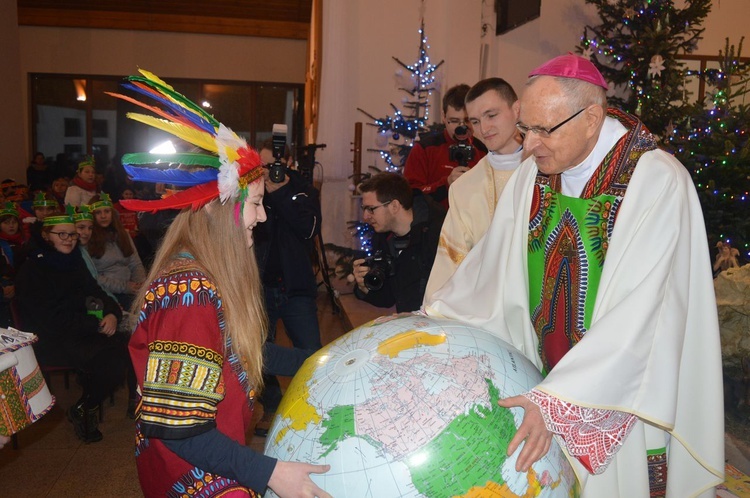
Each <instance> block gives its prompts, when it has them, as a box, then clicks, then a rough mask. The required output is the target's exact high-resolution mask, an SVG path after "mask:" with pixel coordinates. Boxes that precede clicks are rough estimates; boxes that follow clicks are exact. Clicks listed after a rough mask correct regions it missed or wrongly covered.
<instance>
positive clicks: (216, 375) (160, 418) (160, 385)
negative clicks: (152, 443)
mask: <svg viewBox="0 0 750 498" xmlns="http://www.w3.org/2000/svg"><path fill="white" fill-rule="evenodd" d="M201 281H202V282H205V279H197V280H195V281H193V282H187V283H186V284H185V285H184V286H183V285H180V283H176V284H175V287H174V290H175V292H173V293H171V300H170V297H166V296H169V295H170V292H169V289H170V285H169V283H167V285H166V286H165V287H164V289H165V290H166V293H164V294H163V295H162V296H161V300H160V304H159V305H158V306H157V308H158V309H155V310H153V311H151V312H150V313H149V314H148V315H147V318H145V320H143V322H141V324H140V327H144V328H145V329H147V331H148V332H147V335H148V341H147V344H146V346H147V349H148V356H147V360H146V365H145V371H144V374H143V379H142V386H143V387H142V404H141V409H140V428H141V432H142V433H143V434H144V435H145V436H147V437H155V438H160V439H182V438H187V437H191V436H195V435H198V434H202V433H204V432H207V431H209V430H211V429H213V428H215V427H216V422H215V416H216V407H217V405H218V403H219V402H220V401H221V400H222V399H223V398H224V378H223V376H222V367H223V363H224V356H223V351H224V346H223V342H222V333H221V328H220V320H221V312H220V307H217V305H216V300H215V299H210V298H209V299H206V298H200V296H199V297H198V298H197V299H194V300H193V299H186V298H185V296H188V295H190V291H191V290H193V289H194V288H195V286H198V285H200V282H201ZM180 288H183V289H186V291H185V293H184V294H183V295H180V292H179V290H180ZM158 293H159V289H158V288H157V289H156V293H155V294H156V300H157V301H159V296H158ZM165 297H166V302H165ZM136 333H138V331H136ZM136 369H137V370H140V369H138V367H136Z"/></svg>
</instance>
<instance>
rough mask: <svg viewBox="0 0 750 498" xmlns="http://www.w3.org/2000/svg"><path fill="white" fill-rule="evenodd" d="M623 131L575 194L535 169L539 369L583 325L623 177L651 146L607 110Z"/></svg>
mask: <svg viewBox="0 0 750 498" xmlns="http://www.w3.org/2000/svg"><path fill="white" fill-rule="evenodd" d="M609 114H610V116H611V117H613V118H616V119H618V120H619V121H620V122H621V123H622V124H623V125H624V126H625V127H626V128H628V132H627V133H626V134H625V135H624V136H623V137H622V138H620V140H618V142H617V144H616V146H615V147H614V148H613V149H612V150H611V151H610V152H609V153H608V154H607V156H606V157H605V158H604V160H603V161H602V163H601V164H600V165H599V166H598V167H597V169H596V171H595V172H594V174H593V175H592V177H591V178H590V179H589V181H588V182H587V183H586V186H585V187H584V189H583V193H582V194H581V196H580V197H569V196H565V195H563V194H562V193H560V189H561V176H560V175H552V176H545V175H543V174H541V173H539V174H538V175H537V177H536V183H535V185H534V191H533V197H532V204H531V211H530V213H529V235H528V271H529V305H530V309H531V310H532V315H531V319H532V322H533V323H534V328H535V330H536V332H537V335H538V337H539V350H540V354H541V357H542V360H543V362H544V366H545V371H547V372H548V371H549V370H550V369H551V368H552V367H553V366H554V365H555V364H556V363H557V361H559V359H560V358H562V356H564V355H565V353H566V352H567V351H568V350H569V349H570V347H572V346H574V345H575V344H576V343H577V342H578V341H579V340H580V339H581V338H582V337H583V335H584V334H585V333H586V330H587V328H588V327H589V326H590V320H591V316H592V314H593V306H594V302H595V299H596V294H597V291H598V286H599V281H600V278H601V271H602V268H603V266H604V261H605V258H606V255H607V250H608V248H609V245H610V241H611V239H612V233H613V231H614V224H615V220H616V217H617V213H618V211H619V208H620V206H621V205H622V200H623V196H624V195H625V192H626V189H627V186H628V182H629V181H630V179H631V177H632V175H633V172H634V170H635V167H636V164H637V162H638V160H639V159H640V157H641V156H642V155H643V154H644V153H646V152H648V151H649V150H653V149H655V148H656V142H655V139H654V137H653V136H652V135H651V134H650V133H649V132H648V130H647V129H646V128H644V127H643V124H642V123H640V121H638V120H637V119H636V118H634V117H632V116H630V115H628V114H625V113H622V112H620V111H616V110H614V111H611V112H610V113H609Z"/></svg>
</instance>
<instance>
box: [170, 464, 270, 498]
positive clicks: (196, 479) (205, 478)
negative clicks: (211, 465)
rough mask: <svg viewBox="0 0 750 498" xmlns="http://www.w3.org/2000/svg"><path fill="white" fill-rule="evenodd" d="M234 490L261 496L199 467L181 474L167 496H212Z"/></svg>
mask: <svg viewBox="0 0 750 498" xmlns="http://www.w3.org/2000/svg"><path fill="white" fill-rule="evenodd" d="M232 491H236V492H243V491H244V492H245V493H247V495H248V496H249V497H251V498H260V495H259V494H257V493H256V492H254V491H253V490H251V489H248V488H246V487H244V486H241V485H240V484H239V483H238V482H237V481H235V480H232V479H227V478H226V477H221V476H217V475H214V474H211V473H209V472H204V471H202V470H201V469H199V468H198V467H195V468H193V469H191V470H190V472H188V473H187V474H184V475H183V476H181V477H180V479H179V480H178V481H177V482H176V483H174V485H172V489H171V490H169V491H168V492H167V498H210V497H216V496H222V495H224V494H227V493H230V492H232Z"/></svg>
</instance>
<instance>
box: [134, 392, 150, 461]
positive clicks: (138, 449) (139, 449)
mask: <svg viewBox="0 0 750 498" xmlns="http://www.w3.org/2000/svg"><path fill="white" fill-rule="evenodd" d="M140 411H141V407H140V402H139V403H138V410H137V411H136V413H138V418H139V419H138V420H136V422H135V456H136V458H137V457H139V456H141V453H143V450H145V449H146V448H148V447H149V442H148V438H147V437H146V436H144V435H143V433H142V432H141V421H140Z"/></svg>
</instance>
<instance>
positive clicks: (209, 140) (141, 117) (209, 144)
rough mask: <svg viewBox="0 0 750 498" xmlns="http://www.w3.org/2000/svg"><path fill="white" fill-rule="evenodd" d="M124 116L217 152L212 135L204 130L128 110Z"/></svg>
mask: <svg viewBox="0 0 750 498" xmlns="http://www.w3.org/2000/svg"><path fill="white" fill-rule="evenodd" d="M126 116H127V117H128V118H130V119H132V120H134V121H140V122H141V123H144V124H147V125H149V126H153V127H154V128H158V129H159V130H164V131H166V132H167V133H169V134H171V135H174V136H176V137H178V138H181V139H182V140H185V141H186V142H188V143H191V144H193V145H195V146H196V147H200V148H202V149H205V150H207V151H210V152H218V148H217V146H216V141H215V140H214V137H213V136H212V135H210V134H209V133H206V132H205V131H200V130H196V129H195V128H191V127H189V126H185V125H183V124H180V123H173V122H171V121H167V120H164V119H159V118H155V117H152V116H147V115H145V114H139V113H135V112H129V113H127V114H126Z"/></svg>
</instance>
